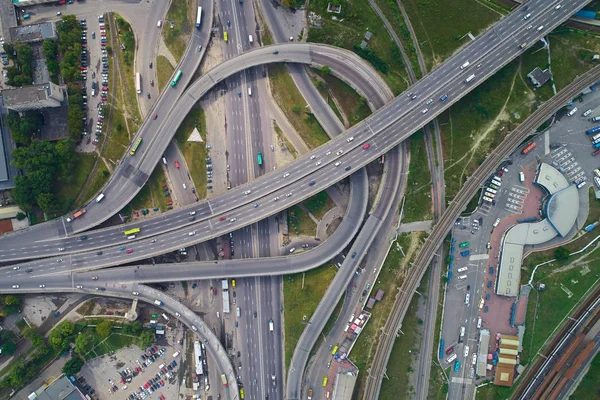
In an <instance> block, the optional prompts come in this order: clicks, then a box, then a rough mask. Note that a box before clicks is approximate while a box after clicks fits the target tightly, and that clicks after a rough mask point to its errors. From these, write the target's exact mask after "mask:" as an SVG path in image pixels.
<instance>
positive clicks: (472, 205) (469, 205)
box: [460, 189, 483, 217]
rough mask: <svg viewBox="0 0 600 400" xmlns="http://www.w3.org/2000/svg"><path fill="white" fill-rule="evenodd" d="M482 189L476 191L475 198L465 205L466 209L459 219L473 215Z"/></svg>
mask: <svg viewBox="0 0 600 400" xmlns="http://www.w3.org/2000/svg"><path fill="white" fill-rule="evenodd" d="M482 190H483V189H478V190H477V192H476V193H475V196H473V197H471V200H469V202H468V203H467V208H465V210H464V211H463V212H462V213H461V214H460V215H461V217H468V216H469V215H471V214H473V213H474V212H475V210H477V207H479V199H480V198H481V191H482Z"/></svg>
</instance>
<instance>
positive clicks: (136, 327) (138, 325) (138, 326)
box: [131, 320, 144, 336]
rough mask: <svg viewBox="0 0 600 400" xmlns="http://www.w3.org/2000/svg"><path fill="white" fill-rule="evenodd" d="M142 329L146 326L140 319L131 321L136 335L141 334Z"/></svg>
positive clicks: (132, 330) (132, 329)
mask: <svg viewBox="0 0 600 400" xmlns="http://www.w3.org/2000/svg"><path fill="white" fill-rule="evenodd" d="M142 329H144V326H143V325H142V323H141V322H140V321H137V320H136V321H133V322H132V323H131V333H133V334H134V335H136V336H137V335H139V333H140V332H141V331H142Z"/></svg>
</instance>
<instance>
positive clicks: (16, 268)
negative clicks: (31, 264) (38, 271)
mask: <svg viewBox="0 0 600 400" xmlns="http://www.w3.org/2000/svg"><path fill="white" fill-rule="evenodd" d="M13 269H14V270H15V271H16V270H18V269H21V267H19V266H18V265H17V266H16V267H13Z"/></svg>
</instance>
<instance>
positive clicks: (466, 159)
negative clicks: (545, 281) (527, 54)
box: [440, 62, 518, 198]
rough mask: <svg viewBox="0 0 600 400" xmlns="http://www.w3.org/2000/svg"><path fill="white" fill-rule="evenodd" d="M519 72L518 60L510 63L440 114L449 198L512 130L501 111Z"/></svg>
mask: <svg viewBox="0 0 600 400" xmlns="http://www.w3.org/2000/svg"><path fill="white" fill-rule="evenodd" d="M517 72H518V62H513V63H511V64H509V65H507V66H506V67H504V68H502V69H501V70H500V71H498V72H497V73H496V74H495V75H494V76H492V77H491V78H489V79H488V80H487V81H486V82H484V83H483V84H482V85H480V86H479V87H477V88H476V89H475V90H473V91H472V92H471V93H469V94H468V95H466V96H465V97H463V98H462V99H461V100H460V101H458V102H457V103H456V104H454V105H453V106H452V107H451V108H450V110H449V111H448V112H445V113H443V114H442V115H441V116H440V129H441V132H442V141H443V144H444V145H443V149H444V167H445V171H444V174H445V181H446V195H447V196H448V197H449V198H452V197H454V196H455V195H456V193H457V192H458V190H459V189H460V188H461V187H462V185H463V184H464V183H465V182H466V180H467V178H468V176H469V175H471V174H472V173H473V171H475V169H477V167H478V166H479V165H481V163H482V162H483V161H484V160H485V158H486V157H487V155H488V154H489V153H490V152H491V151H493V150H494V149H495V148H496V147H497V146H498V144H499V143H500V142H501V141H502V140H503V139H504V135H505V134H506V132H508V131H510V130H511V127H512V124H511V123H510V122H503V121H502V119H501V115H500V114H501V112H502V111H503V110H504V105H505V103H506V102H507V98H508V97H509V96H510V94H511V90H512V82H514V81H515V80H516V79H518V77H517V76H516V74H517ZM496 119H498V121H496Z"/></svg>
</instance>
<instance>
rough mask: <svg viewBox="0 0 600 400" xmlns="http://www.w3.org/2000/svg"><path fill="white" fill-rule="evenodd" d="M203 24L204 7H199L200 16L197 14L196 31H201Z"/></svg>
mask: <svg viewBox="0 0 600 400" xmlns="http://www.w3.org/2000/svg"><path fill="white" fill-rule="evenodd" d="M201 23H202V7H198V14H196V29H200V24H201Z"/></svg>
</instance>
